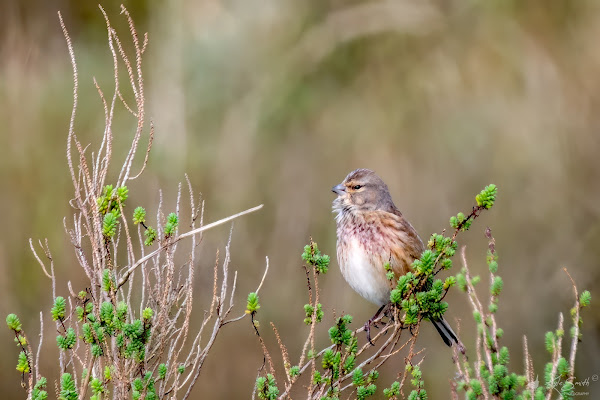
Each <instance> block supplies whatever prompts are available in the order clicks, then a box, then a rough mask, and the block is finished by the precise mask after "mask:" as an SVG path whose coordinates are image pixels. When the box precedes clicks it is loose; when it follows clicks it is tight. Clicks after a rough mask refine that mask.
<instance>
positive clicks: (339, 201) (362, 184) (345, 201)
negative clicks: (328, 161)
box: [331, 168, 395, 217]
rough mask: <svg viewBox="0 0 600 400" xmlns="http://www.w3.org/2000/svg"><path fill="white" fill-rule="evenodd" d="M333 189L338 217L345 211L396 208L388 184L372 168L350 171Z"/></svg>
mask: <svg viewBox="0 0 600 400" xmlns="http://www.w3.org/2000/svg"><path fill="white" fill-rule="evenodd" d="M331 191H332V192H334V193H335V194H337V198H336V199H335V200H334V201H333V210H334V211H335V212H337V213H338V217H340V216H341V214H342V213H344V212H358V211H374V210H385V211H390V210H391V209H393V208H395V206H394V203H393V201H392V197H391V196H390V191H389V190H388V187H387V185H386V184H385V182H383V180H381V178H380V177H379V176H377V174H375V172H373V171H371V170H370V169H364V168H361V169H357V170H354V171H352V172H350V173H349V174H348V176H346V179H344V180H343V181H342V183H340V184H339V185H335V186H334V187H332V188H331Z"/></svg>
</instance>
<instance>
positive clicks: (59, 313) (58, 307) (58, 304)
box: [51, 296, 67, 321]
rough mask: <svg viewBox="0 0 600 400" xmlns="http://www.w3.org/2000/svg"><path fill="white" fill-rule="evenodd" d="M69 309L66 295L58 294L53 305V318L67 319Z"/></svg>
mask: <svg viewBox="0 0 600 400" xmlns="http://www.w3.org/2000/svg"><path fill="white" fill-rule="evenodd" d="M66 309H67V302H66V300H65V298H64V297H61V296H58V297H57V298H56V299H54V306H53V307H52V310H51V311H52V320H53V321H57V320H61V321H62V320H63V319H65V313H66Z"/></svg>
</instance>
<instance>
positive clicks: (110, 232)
mask: <svg viewBox="0 0 600 400" xmlns="http://www.w3.org/2000/svg"><path fill="white" fill-rule="evenodd" d="M117 218H118V217H117V216H116V215H115V214H113V213H112V212H110V213H107V214H106V215H105V216H104V221H103V222H102V234H103V235H104V236H105V237H107V238H112V237H113V236H115V233H117V224H118V223H119V221H118V219H117Z"/></svg>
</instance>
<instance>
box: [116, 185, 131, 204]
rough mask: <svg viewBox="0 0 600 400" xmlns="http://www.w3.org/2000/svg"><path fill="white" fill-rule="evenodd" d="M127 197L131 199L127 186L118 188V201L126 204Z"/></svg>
mask: <svg viewBox="0 0 600 400" xmlns="http://www.w3.org/2000/svg"><path fill="white" fill-rule="evenodd" d="M127 197H129V189H127V186H121V187H118V188H117V199H118V200H119V202H121V203H125V200H127Z"/></svg>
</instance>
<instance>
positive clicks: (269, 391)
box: [256, 374, 279, 400]
mask: <svg viewBox="0 0 600 400" xmlns="http://www.w3.org/2000/svg"><path fill="white" fill-rule="evenodd" d="M256 393H257V395H258V398H259V399H267V400H275V399H276V398H277V396H278V395H279V389H278V388H277V384H276V382H275V378H274V377H273V375H271V374H267V377H266V378H265V377H262V376H260V377H258V378H256Z"/></svg>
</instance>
